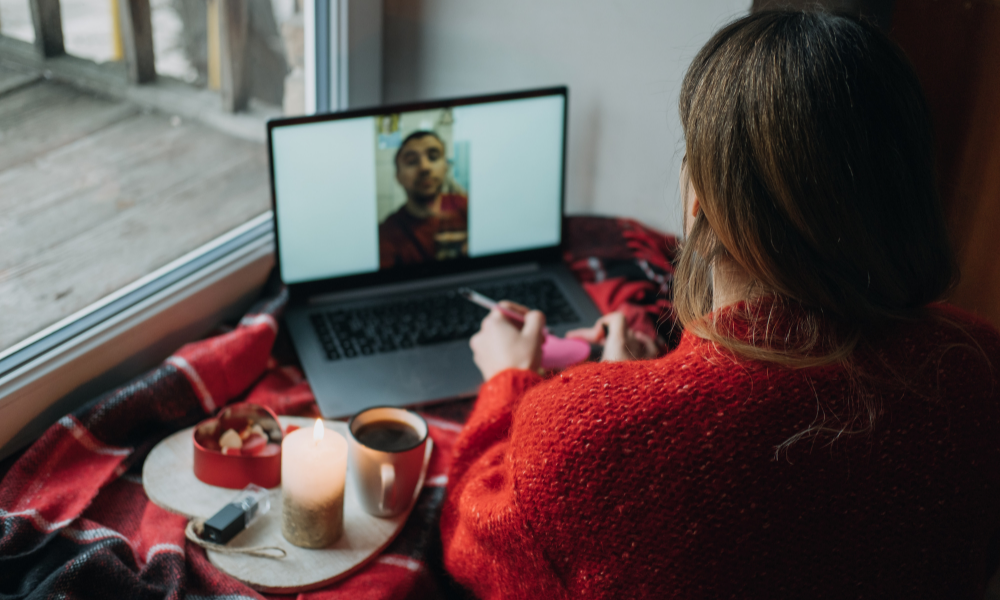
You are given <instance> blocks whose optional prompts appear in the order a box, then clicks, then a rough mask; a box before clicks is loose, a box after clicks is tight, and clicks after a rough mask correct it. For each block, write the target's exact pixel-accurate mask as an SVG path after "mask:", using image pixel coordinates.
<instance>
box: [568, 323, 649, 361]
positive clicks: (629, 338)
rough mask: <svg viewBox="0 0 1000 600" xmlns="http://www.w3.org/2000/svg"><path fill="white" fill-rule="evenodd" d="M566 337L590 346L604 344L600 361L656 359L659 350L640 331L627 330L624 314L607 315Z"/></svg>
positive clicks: (569, 333) (571, 332)
mask: <svg viewBox="0 0 1000 600" xmlns="http://www.w3.org/2000/svg"><path fill="white" fill-rule="evenodd" d="M566 337H576V338H580V339H583V340H586V341H588V342H590V343H591V344H601V343H603V344H604V353H603V354H602V355H601V360H602V361H606V362H620V361H625V360H644V359H647V358H656V355H657V354H659V348H658V347H657V345H656V341H655V340H653V338H651V337H649V336H648V335H646V334H645V333H643V332H641V331H635V330H634V329H629V327H628V324H627V323H626V321H625V314H624V313H621V312H613V313H608V314H606V315H604V316H603V317H601V318H600V319H598V320H597V322H596V323H594V326H593V327H590V328H587V329H574V330H573V331H570V332H567V333H566Z"/></svg>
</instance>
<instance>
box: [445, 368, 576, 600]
mask: <svg viewBox="0 0 1000 600" xmlns="http://www.w3.org/2000/svg"><path fill="white" fill-rule="evenodd" d="M540 381H541V377H539V376H538V375H536V374H534V373H531V372H529V371H521V370H514V369H510V370H507V371H503V372H501V373H499V374H497V375H496V376H494V377H493V378H492V379H490V381H488V382H487V383H486V384H485V385H483V387H482V389H481V390H480V393H479V398H478V400H477V401H476V407H475V409H474V410H473V413H472V415H471V416H470V418H469V421H468V422H467V423H466V426H465V428H464V429H463V431H462V435H461V436H460V437H459V440H458V442H457V445H456V448H455V455H454V462H453V463H452V466H451V469H450V471H449V474H448V496H447V498H446V500H445V503H444V506H443V508H442V513H441V539H442V543H443V547H444V561H445V566H446V568H447V569H448V571H449V572H450V573H451V574H452V575H453V576H455V578H456V579H457V580H458V581H459V582H460V583H462V584H463V585H464V586H466V587H467V588H469V589H470V590H472V591H473V592H475V594H476V595H477V597H479V598H484V599H486V598H501V597H502V598H537V597H539V594H542V595H546V594H545V592H547V591H548V592H550V593H549V594H548V595H549V596H550V597H558V596H560V595H561V593H559V592H558V582H557V581H556V580H555V577H554V574H553V572H552V570H551V569H550V568H548V566H547V565H546V563H545V560H544V557H543V556H542V553H541V551H540V550H539V549H538V547H537V544H535V543H534V540H533V539H532V537H531V534H530V532H529V531H528V529H527V527H526V523H525V521H524V518H523V515H522V514H521V511H520V507H519V506H518V502H517V493H516V490H515V488H514V474H513V472H512V465H513V462H512V457H511V454H510V452H509V450H510V442H509V439H508V436H509V433H510V427H511V422H512V412H513V408H514V406H515V405H516V403H517V401H518V400H519V399H520V398H521V396H522V395H523V394H524V393H525V392H526V391H527V390H528V389H529V388H531V387H532V386H534V385H535V384H537V383H539V382H540Z"/></svg>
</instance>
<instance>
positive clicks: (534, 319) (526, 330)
mask: <svg viewBox="0 0 1000 600" xmlns="http://www.w3.org/2000/svg"><path fill="white" fill-rule="evenodd" d="M543 329H545V314H544V313H542V312H541V311H537V310H529V311H528V312H527V313H525V314H524V327H522V328H521V335H522V336H525V337H541V336H542V330H543Z"/></svg>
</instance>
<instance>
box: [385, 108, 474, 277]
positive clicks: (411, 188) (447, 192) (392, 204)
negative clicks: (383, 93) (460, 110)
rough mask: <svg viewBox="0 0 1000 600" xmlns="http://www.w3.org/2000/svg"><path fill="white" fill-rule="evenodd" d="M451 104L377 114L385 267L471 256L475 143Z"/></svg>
mask: <svg viewBox="0 0 1000 600" xmlns="http://www.w3.org/2000/svg"><path fill="white" fill-rule="evenodd" d="M454 123H455V118H454V114H453V111H452V109H451V108H442V109H437V110H429V111H417V112H406V113H396V114H388V115H380V116H377V117H375V124H376V127H375V129H376V132H375V133H376V136H377V140H376V150H375V177H376V179H375V191H376V194H377V197H378V200H377V202H378V222H379V227H378V239H379V267H380V268H382V269H387V268H391V267H395V266H402V265H411V264H418V263H422V262H427V261H432V260H450V259H455V258H461V257H465V256H468V254H469V219H468V217H469V191H468V190H469V146H470V143H469V141H468V140H463V141H460V142H458V143H456V141H455V138H454V135H453V129H454V127H453V126H454Z"/></svg>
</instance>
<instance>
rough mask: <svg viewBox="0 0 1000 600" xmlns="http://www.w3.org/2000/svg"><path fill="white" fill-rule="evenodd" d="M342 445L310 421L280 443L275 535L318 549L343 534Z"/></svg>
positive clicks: (335, 435) (340, 439)
mask: <svg viewBox="0 0 1000 600" xmlns="http://www.w3.org/2000/svg"><path fill="white" fill-rule="evenodd" d="M346 475H347V440H345V439H344V436H342V435H340V434H339V433H337V432H336V431H331V430H329V429H326V428H324V427H323V422H322V421H320V420H319V419H316V425H315V426H314V427H312V428H307V427H303V428H302V429H299V430H296V431H293V432H292V433H290V434H288V435H286V436H285V439H284V441H282V442H281V495H282V515H281V533H282V534H283V535H284V536H285V539H286V540H288V541H289V542H291V543H293V544H295V545H296V546H300V547H303V548H324V547H326V546H329V545H330V544H332V543H333V542H335V541H337V540H338V539H339V538H340V536H341V534H342V533H343V531H344V479H345V477H346Z"/></svg>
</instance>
